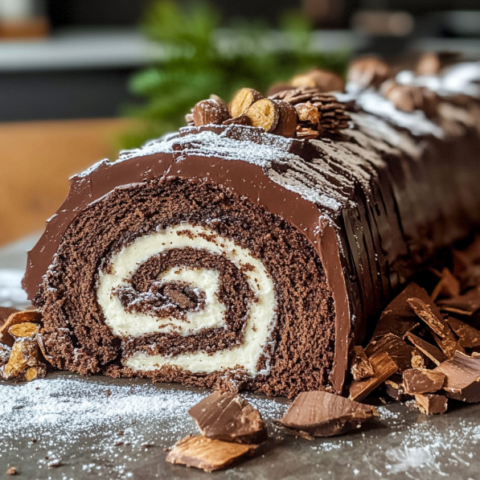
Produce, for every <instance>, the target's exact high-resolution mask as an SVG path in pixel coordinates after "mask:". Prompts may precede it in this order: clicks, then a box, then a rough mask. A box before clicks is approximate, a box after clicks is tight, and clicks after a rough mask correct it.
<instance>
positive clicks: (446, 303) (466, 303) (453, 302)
mask: <svg viewBox="0 0 480 480" xmlns="http://www.w3.org/2000/svg"><path fill="white" fill-rule="evenodd" d="M438 305H439V307H440V309H441V310H443V311H445V312H449V313H456V314H458V315H467V316H469V315H473V314H474V313H475V312H476V311H477V310H479V309H480V287H476V288H472V289H471V290H468V291H467V292H465V293H464V294H463V295H458V296H457V297H452V298H446V299H444V300H439V301H438Z"/></svg>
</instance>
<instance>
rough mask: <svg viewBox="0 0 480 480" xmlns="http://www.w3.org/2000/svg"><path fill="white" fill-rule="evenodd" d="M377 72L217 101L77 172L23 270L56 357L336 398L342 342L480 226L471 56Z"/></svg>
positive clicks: (358, 70)
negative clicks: (331, 88) (437, 67)
mask: <svg viewBox="0 0 480 480" xmlns="http://www.w3.org/2000/svg"><path fill="white" fill-rule="evenodd" d="M384 67H385V66H384V65H382V64H381V62H378V61H375V60H370V61H360V62H356V63H355V64H354V65H353V66H352V67H351V70H350V74H349V76H350V83H349V85H347V91H348V92H349V93H347V94H335V95H331V94H324V93H322V92H321V91H320V90H319V89H318V88H316V87H315V85H313V86H311V87H307V88H305V87H300V88H297V89H291V88H290V89H287V90H285V91H283V92H277V93H276V94H275V95H273V96H272V97H270V98H262V96H261V95H260V94H258V93H257V92H255V91H253V90H250V89H243V90H241V91H240V92H239V93H238V94H237V95H236V96H235V97H234V99H233V101H232V103H231V104H230V106H229V107H227V105H226V104H224V103H223V102H222V100H220V99H219V98H218V97H213V98H212V99H210V100H206V101H204V102H200V103H199V104H198V105H197V106H196V107H195V108H194V110H193V112H192V114H191V115H189V116H188V120H189V122H190V123H191V124H192V125H191V126H189V127H185V128H184V129H181V130H180V131H179V132H178V133H176V134H172V135H169V136H167V137H165V138H163V139H159V140H155V141H152V142H150V143H148V144H147V145H145V146H144V147H143V148H141V149H138V150H133V151H127V152H123V153H122V154H121V156H120V158H119V159H118V160H117V161H116V162H114V163H110V162H108V161H102V162H100V163H98V164H96V165H94V166H93V167H91V168H90V169H88V170H87V171H85V172H84V173H82V174H80V175H76V176H74V177H73V178H72V179H71V189H70V194H69V196H68V198H67V199H66V201H65V203H64V204H63V205H62V206H61V207H60V209H59V210H58V212H57V213H56V214H55V215H54V216H53V217H52V218H51V219H50V220H49V221H48V223H47V228H46V231H45V233H44V234H43V236H42V238H41V239H40V241H39V242H38V244H37V245H36V247H35V248H34V249H33V250H32V251H31V252H30V254H29V260H28V268H27V272H26V275H25V278H24V287H25V289H26V290H27V292H28V295H29V298H30V299H32V301H33V302H34V305H35V306H36V307H38V308H39V309H40V310H41V312H42V314H43V321H44V325H43V339H44V343H45V349H46V351H47V354H48V355H50V356H51V361H52V363H53V364H54V365H55V366H56V367H58V368H60V369H67V370H71V371H74V372H78V373H80V374H91V373H97V372H103V373H105V374H109V375H113V376H145V377H151V378H152V379H154V380H157V381H168V382H170V381H172V382H182V383H185V384H190V385H199V386H208V387H211V386H221V385H233V386H236V387H240V388H249V389H253V390H257V391H261V392H264V393H266V394H268V395H287V396H289V397H293V396H295V395H296V394H298V393H299V392H302V391H306V390H328V391H333V392H337V393H339V392H341V391H342V388H343V385H344V381H345V374H346V369H347V359H348V350H349V346H350V345H351V344H352V343H353V342H355V343H359V342H361V341H362V339H363V337H364V335H365V332H367V331H369V329H370V328H371V327H372V325H373V323H374V322H376V320H377V317H378V313H379V311H380V310H381V309H382V308H383V307H384V306H385V305H386V304H387V303H388V301H389V300H390V299H391V298H392V295H393V294H394V293H396V292H397V291H398V290H399V288H400V287H401V285H402V284H403V283H404V282H405V281H406V279H407V278H408V277H409V276H411V274H412V272H413V271H414V269H415V268H417V267H418V265H421V264H423V263H424V262H426V261H427V260H428V259H429V258H431V257H432V255H433V254H434V253H435V252H436V251H438V250H439V249H441V248H443V247H445V246H447V245H450V244H452V242H454V241H456V240H458V239H461V238H462V237H465V236H466V235H468V233H469V232H471V231H472V229H474V228H476V227H478V226H479V224H480V158H479V152H480V108H479V103H478V98H475V97H479V96H480V95H479V92H478V84H476V83H475V81H474V80H475V79H478V78H479V76H480V75H479V71H480V67H479V65H477V64H468V65H467V64H459V65H456V66H454V67H450V69H448V70H446V71H444V72H443V73H439V74H436V75H428V76H415V75H413V74H408V73H405V72H404V73H403V74H400V75H397V77H396V79H393V78H388V75H386V76H385V78H380V80H379V76H380V77H381V76H382V75H384V74H385V68H384ZM387 70H388V68H387ZM316 74H317V76H318V72H316ZM402 75H403V77H402ZM428 86H431V88H432V89H429V88H427V87H428ZM346 111H347V112H346Z"/></svg>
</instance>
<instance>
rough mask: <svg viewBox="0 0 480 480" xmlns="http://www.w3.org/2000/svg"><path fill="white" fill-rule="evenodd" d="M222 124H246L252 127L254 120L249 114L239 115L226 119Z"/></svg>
mask: <svg viewBox="0 0 480 480" xmlns="http://www.w3.org/2000/svg"><path fill="white" fill-rule="evenodd" d="M222 125H245V126H246V127H250V126H251V125H252V121H251V120H250V118H249V117H247V115H239V116H238V117H235V118H229V119H228V120H225V121H224V122H223V124H222Z"/></svg>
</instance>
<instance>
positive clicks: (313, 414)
mask: <svg viewBox="0 0 480 480" xmlns="http://www.w3.org/2000/svg"><path fill="white" fill-rule="evenodd" d="M377 415H378V412H377V410H376V408H375V407H372V406H370V405H362V404H361V403H357V402H354V401H352V400H349V399H348V398H344V397H341V396H339V395H333V394H332V393H327V392H303V393H301V394H300V395H299V396H298V397H297V398H296V399H295V401H294V402H293V404H292V405H291V406H290V408H289V409H288V411H287V413H286V414H285V415H284V417H283V418H282V420H280V421H279V423H280V424H281V425H283V426H284V427H286V428H287V431H289V432H290V433H292V434H293V435H298V436H302V437H304V438H312V437H332V436H335V435H341V434H343V433H346V432H348V431H350V430H354V429H356V428H359V427H360V426H361V424H362V423H363V422H365V421H367V420H369V419H370V418H372V417H374V416H377Z"/></svg>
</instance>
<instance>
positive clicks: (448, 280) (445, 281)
mask: <svg viewBox="0 0 480 480" xmlns="http://www.w3.org/2000/svg"><path fill="white" fill-rule="evenodd" d="M436 273H437V274H438V276H439V277H440V280H439V282H438V283H437V285H436V286H435V288H434V289H433V292H432V294H431V298H432V300H436V299H437V297H439V296H440V297H442V298H452V297H457V296H458V295H460V282H459V281H458V279H457V278H456V277H455V276H454V275H453V274H452V272H450V270H449V269H448V268H444V269H443V270H442V272H441V273H440V272H436Z"/></svg>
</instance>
